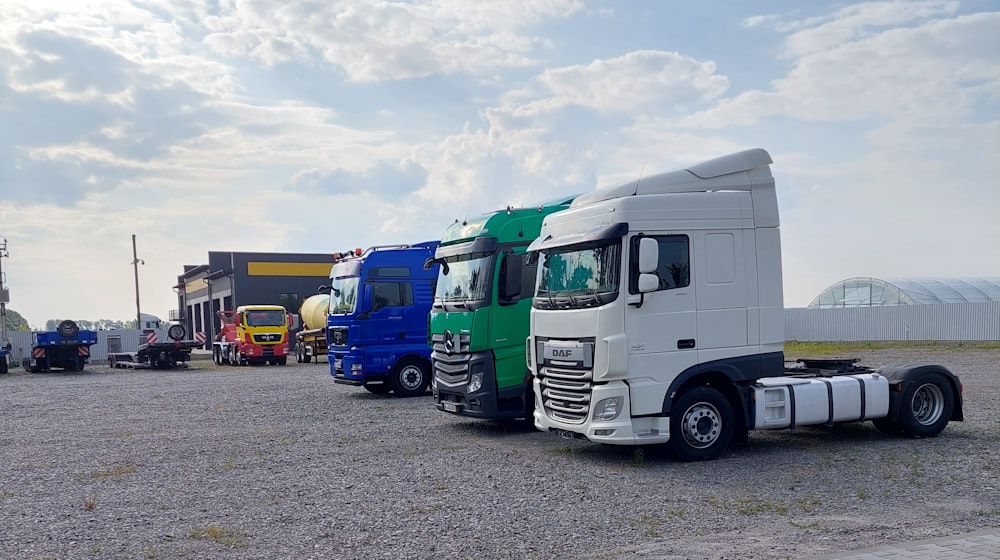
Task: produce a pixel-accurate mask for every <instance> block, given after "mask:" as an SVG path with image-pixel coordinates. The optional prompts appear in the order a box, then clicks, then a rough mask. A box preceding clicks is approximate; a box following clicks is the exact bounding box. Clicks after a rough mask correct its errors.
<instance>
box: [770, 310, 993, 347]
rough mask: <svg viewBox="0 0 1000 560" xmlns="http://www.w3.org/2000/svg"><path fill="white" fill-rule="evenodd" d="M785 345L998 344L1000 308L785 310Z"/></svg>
mask: <svg viewBox="0 0 1000 560" xmlns="http://www.w3.org/2000/svg"><path fill="white" fill-rule="evenodd" d="M785 340H798V341H880V340H892V341H907V340H933V341H971V340H979V341H984V340H1000V302H995V301H994V302H983V303H939V304H926V305H895V306H886V307H853V308H845V309H786V310H785Z"/></svg>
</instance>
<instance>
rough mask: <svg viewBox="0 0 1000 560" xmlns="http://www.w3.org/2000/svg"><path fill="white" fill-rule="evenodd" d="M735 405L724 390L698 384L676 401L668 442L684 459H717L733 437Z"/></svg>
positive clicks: (676, 455)
mask: <svg viewBox="0 0 1000 560" xmlns="http://www.w3.org/2000/svg"><path fill="white" fill-rule="evenodd" d="M734 424H735V417H734V416H733V407H732V405H730V404H729V401H728V400H726V397H725V396H723V395H722V393H720V392H718V391H716V390H715V389H712V388H710V387H695V388H693V389H689V390H688V391H686V392H684V393H682V394H681V396H680V397H678V398H677V400H676V401H674V404H673V406H672V407H671V414H670V441H669V442H667V445H668V446H669V448H670V451H671V452H672V453H673V454H674V456H675V457H677V458H678V459H680V460H681V461H706V460H710V459H717V458H718V457H720V456H721V455H722V454H723V453H725V451H726V450H727V449H728V448H729V444H730V442H731V441H732V439H733V428H734Z"/></svg>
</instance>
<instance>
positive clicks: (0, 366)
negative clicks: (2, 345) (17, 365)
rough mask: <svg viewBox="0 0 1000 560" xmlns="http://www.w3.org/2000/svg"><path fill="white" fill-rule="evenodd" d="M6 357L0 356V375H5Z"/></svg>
mask: <svg viewBox="0 0 1000 560" xmlns="http://www.w3.org/2000/svg"><path fill="white" fill-rule="evenodd" d="M7 371H8V370H7V356H0V374H2V373H7Z"/></svg>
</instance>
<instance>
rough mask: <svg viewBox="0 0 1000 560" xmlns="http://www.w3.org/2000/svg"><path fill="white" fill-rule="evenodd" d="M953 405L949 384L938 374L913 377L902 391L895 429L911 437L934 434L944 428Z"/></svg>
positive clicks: (953, 407)
mask: <svg viewBox="0 0 1000 560" xmlns="http://www.w3.org/2000/svg"><path fill="white" fill-rule="evenodd" d="M954 409H955V395H954V393H952V390H951V385H949V384H948V381H947V380H945V378H944V377H943V376H941V375H939V374H936V373H925V374H923V375H921V376H919V377H917V378H916V379H915V380H914V381H913V382H912V383H910V384H909V386H908V387H907V388H906V391H904V392H903V398H902V402H901V403H900V410H899V429H900V432H901V433H902V434H903V435H906V436H909V437H913V438H925V437H934V436H936V435H938V434H940V433H941V431H942V430H944V427H945V426H947V425H948V421H949V420H951V414H952V411H953V410H954Z"/></svg>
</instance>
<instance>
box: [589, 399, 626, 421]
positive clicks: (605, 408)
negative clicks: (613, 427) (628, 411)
mask: <svg viewBox="0 0 1000 560" xmlns="http://www.w3.org/2000/svg"><path fill="white" fill-rule="evenodd" d="M623 402H624V399H623V398H622V397H609V398H606V399H601V400H599V401H597V406H595V407H594V420H603V421H608V420H614V419H615V418H618V415H619V414H621V413H622V403H623Z"/></svg>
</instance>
